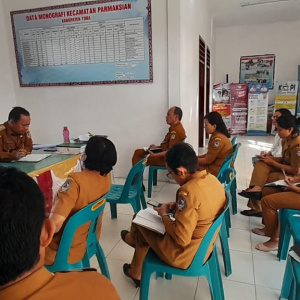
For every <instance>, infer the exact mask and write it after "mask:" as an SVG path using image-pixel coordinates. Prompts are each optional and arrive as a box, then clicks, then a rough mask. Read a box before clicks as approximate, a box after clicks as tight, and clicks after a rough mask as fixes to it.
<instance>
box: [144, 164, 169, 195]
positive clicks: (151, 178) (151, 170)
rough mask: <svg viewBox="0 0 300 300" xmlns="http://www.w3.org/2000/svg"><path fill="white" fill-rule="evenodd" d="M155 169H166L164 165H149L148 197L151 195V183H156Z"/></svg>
mask: <svg viewBox="0 0 300 300" xmlns="http://www.w3.org/2000/svg"><path fill="white" fill-rule="evenodd" d="M157 170H167V168H166V167H165V166H149V175H148V198H151V196H152V185H157Z"/></svg>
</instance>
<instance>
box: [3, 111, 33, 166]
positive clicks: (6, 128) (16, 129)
mask: <svg viewBox="0 0 300 300" xmlns="http://www.w3.org/2000/svg"><path fill="white" fill-rule="evenodd" d="M29 125H30V114H29V112H28V111H27V110H26V109H24V108H22V107H19V106H16V107H14V108H13V109H12V110H11V112H10V113H9V115H8V121H7V122H5V123H4V124H2V125H0V161H11V160H14V159H19V158H21V157H24V156H26V155H27V154H28V153H31V151H32V139H31V135H30V132H29Z"/></svg>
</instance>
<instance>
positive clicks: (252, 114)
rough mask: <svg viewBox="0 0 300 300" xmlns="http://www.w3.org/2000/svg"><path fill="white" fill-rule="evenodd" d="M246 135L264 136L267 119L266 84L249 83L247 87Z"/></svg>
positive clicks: (267, 96)
mask: <svg viewBox="0 0 300 300" xmlns="http://www.w3.org/2000/svg"><path fill="white" fill-rule="evenodd" d="M248 88H249V89H248V123H247V134H248V135H266V133H267V118H268V98H269V87H268V84H261V83H249V87H248Z"/></svg>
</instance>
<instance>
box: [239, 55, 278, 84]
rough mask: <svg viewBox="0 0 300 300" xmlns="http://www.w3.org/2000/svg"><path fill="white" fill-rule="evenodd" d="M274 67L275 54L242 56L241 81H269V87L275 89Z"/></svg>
mask: <svg viewBox="0 0 300 300" xmlns="http://www.w3.org/2000/svg"><path fill="white" fill-rule="evenodd" d="M274 68H275V55H274V54H265V55H253V56H242V57H241V59H240V83H269V89H273V87H274Z"/></svg>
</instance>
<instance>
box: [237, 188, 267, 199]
mask: <svg viewBox="0 0 300 300" xmlns="http://www.w3.org/2000/svg"><path fill="white" fill-rule="evenodd" d="M238 194H239V195H240V196H242V197H245V198H249V199H253V200H261V197H262V193H261V192H247V191H246V190H243V191H241V192H239V193H238Z"/></svg>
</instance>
